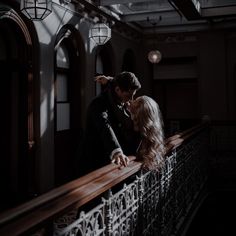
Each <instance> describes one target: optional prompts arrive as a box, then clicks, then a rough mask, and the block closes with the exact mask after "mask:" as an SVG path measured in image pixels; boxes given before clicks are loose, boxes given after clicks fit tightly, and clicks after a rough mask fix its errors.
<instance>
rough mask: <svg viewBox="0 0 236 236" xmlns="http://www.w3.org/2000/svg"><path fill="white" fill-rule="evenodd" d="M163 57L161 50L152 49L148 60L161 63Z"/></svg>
mask: <svg viewBox="0 0 236 236" xmlns="http://www.w3.org/2000/svg"><path fill="white" fill-rule="evenodd" d="M161 58H162V55H161V52H160V51H158V50H152V51H150V52H149V53H148V60H149V61H150V62H151V63H153V64H156V63H159V62H160V60H161Z"/></svg>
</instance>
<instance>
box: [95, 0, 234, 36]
mask: <svg viewBox="0 0 236 236" xmlns="http://www.w3.org/2000/svg"><path fill="white" fill-rule="evenodd" d="M95 2H96V5H97V6H98V7H99V8H100V10H102V11H105V12H106V13H107V14H109V15H112V17H115V18H116V19H117V20H119V21H122V22H125V23H127V24H129V25H130V26H132V27H133V28H135V29H136V30H138V31H140V32H143V33H144V34H150V33H152V32H153V30H155V31H156V32H178V31H179V32H183V31H185V32H186V31H196V30H202V29H206V28H209V27H216V28H217V27H236V0H146V1H145V0H100V1H95Z"/></svg>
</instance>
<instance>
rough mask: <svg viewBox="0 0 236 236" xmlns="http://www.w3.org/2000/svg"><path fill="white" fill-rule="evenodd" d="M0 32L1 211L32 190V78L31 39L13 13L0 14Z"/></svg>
mask: <svg viewBox="0 0 236 236" xmlns="http://www.w3.org/2000/svg"><path fill="white" fill-rule="evenodd" d="M0 32H1V34H0V70H1V86H2V92H1V93H0V94H1V95H0V99H1V101H2V107H1V110H2V113H1V117H2V130H1V144H0V145H1V149H0V150H1V157H2V158H1V165H0V175H1V177H0V186H1V196H0V204H1V205H0V208H1V209H4V208H8V207H11V206H13V205H16V204H18V203H21V202H23V201H25V200H27V199H28V198H29V197H30V194H31V190H32V189H31V179H32V178H33V176H31V175H32V170H31V166H32V161H33V157H32V156H31V154H32V153H31V147H32V145H33V110H32V106H31V105H32V103H33V100H32V99H33V98H32V91H31V88H32V83H33V77H32V72H31V70H32V69H31V67H30V62H31V61H32V60H31V58H30V56H29V55H30V53H29V52H30V50H31V46H32V43H31V38H30V35H29V31H28V29H27V27H26V25H25V24H24V22H23V21H22V20H21V18H20V17H19V16H18V15H17V13H15V12H14V10H11V14H9V10H6V11H1V15H0ZM29 104H31V105H29ZM29 144H30V145H29Z"/></svg>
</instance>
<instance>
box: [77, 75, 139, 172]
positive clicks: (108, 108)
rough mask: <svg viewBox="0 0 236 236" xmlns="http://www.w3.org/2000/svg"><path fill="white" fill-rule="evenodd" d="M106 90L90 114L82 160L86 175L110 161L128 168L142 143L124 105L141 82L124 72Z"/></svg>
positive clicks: (110, 82) (90, 107)
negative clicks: (130, 157) (130, 160)
mask: <svg viewBox="0 0 236 236" xmlns="http://www.w3.org/2000/svg"><path fill="white" fill-rule="evenodd" d="M107 86H108V87H107V88H106V89H105V91H104V92H102V93H101V94H100V95H99V96H97V97H96V98H95V99H93V101H92V102H91V104H90V105H89V107H88V111H87V122H86V130H85V143H84V147H83V148H84V152H83V153H84V154H83V156H81V157H80V158H81V160H82V161H83V164H81V165H82V169H83V170H82V171H83V172H86V173H87V172H89V171H92V170H94V169H97V168H99V167H102V166H104V165H106V164H109V163H110V162H111V161H112V162H113V163H116V164H118V165H122V166H127V165H128V164H129V159H128V157H127V155H134V154H135V152H136V149H137V146H138V143H139V135H138V133H136V132H135V131H134V128H133V122H132V120H131V118H130V115H129V112H128V111H127V110H126V108H125V103H126V102H128V101H130V100H132V99H133V96H134V95H135V93H136V91H137V90H138V89H140V88H141V85H140V82H139V81H138V79H137V77H136V76H135V75H134V74H133V73H131V72H122V73H120V74H119V75H117V76H115V77H114V78H112V79H111V80H110V81H109V83H108V85H107Z"/></svg>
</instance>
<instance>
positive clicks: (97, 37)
mask: <svg viewBox="0 0 236 236" xmlns="http://www.w3.org/2000/svg"><path fill="white" fill-rule="evenodd" d="M89 38H90V39H92V40H93V41H94V42H95V43H96V44H97V45H103V44H105V43H106V42H107V41H108V40H109V39H110V38H111V29H110V28H109V26H107V25H106V24H104V23H96V24H95V25H93V26H92V28H90V30H89Z"/></svg>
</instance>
